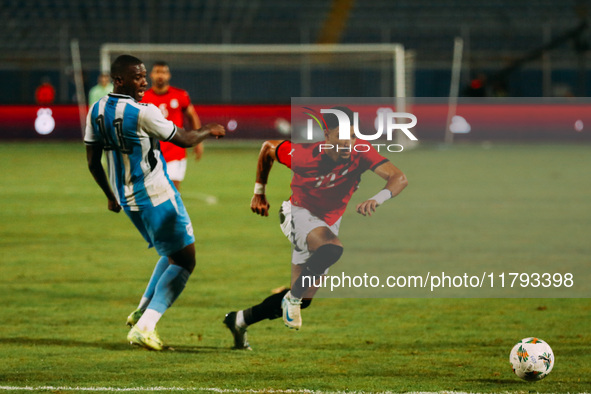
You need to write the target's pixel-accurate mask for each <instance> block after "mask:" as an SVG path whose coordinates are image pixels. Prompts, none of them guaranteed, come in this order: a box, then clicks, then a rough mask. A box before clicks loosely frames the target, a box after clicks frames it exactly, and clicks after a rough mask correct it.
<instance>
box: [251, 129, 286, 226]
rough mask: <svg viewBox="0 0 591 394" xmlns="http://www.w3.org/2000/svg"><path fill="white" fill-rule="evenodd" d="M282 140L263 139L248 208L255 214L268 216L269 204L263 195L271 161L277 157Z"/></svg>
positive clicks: (271, 165) (271, 164)
mask: <svg viewBox="0 0 591 394" xmlns="http://www.w3.org/2000/svg"><path fill="white" fill-rule="evenodd" d="M282 142H283V141H282V140H270V141H265V142H263V146H262V147H261V151H260V152H259V158H258V161H257V175H256V183H255V185H254V195H253V196H252V200H251V201H250V209H251V211H253V212H254V213H256V214H257V215H261V216H269V207H270V205H269V202H268V201H267V197H266V196H265V187H266V185H267V180H268V179H269V173H270V172H271V167H273V163H274V162H275V160H276V159H277V147H278V146H279V145H280V144H281V143H282Z"/></svg>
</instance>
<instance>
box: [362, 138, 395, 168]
mask: <svg viewBox="0 0 591 394" xmlns="http://www.w3.org/2000/svg"><path fill="white" fill-rule="evenodd" d="M360 143H361V144H363V145H368V146H369V150H368V151H367V152H362V153H361V156H362V158H363V161H364V162H365V163H366V165H367V168H369V169H370V170H372V171H375V169H376V168H378V167H379V166H381V165H382V164H384V163H386V162H387V161H390V160H388V159H386V158H385V157H384V156H382V155H380V154H379V153H378V151H376V149H375V148H374V147H373V146H372V145H371V144H370V143H368V142H366V141H360V140H358V141H357V144H360ZM357 144H356V145H357Z"/></svg>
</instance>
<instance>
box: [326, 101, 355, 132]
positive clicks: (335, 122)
mask: <svg viewBox="0 0 591 394" xmlns="http://www.w3.org/2000/svg"><path fill="white" fill-rule="evenodd" d="M331 109H338V110H339V111H341V112H344V113H345V114H347V116H348V117H349V122H351V124H353V120H354V115H353V111H351V109H350V108H348V107H332V108H331ZM322 116H323V117H324V121H325V122H326V127H327V128H328V129H329V130H332V129H336V128H337V127H339V118H337V116H336V115H334V114H323V115H322Z"/></svg>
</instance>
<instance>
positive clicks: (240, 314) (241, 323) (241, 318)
mask: <svg viewBox="0 0 591 394" xmlns="http://www.w3.org/2000/svg"><path fill="white" fill-rule="evenodd" d="M236 325H237V326H238V327H240V328H246V327H248V324H246V322H245V321H244V311H238V312H236Z"/></svg>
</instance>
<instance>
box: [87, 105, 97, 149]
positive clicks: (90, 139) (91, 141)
mask: <svg viewBox="0 0 591 394" xmlns="http://www.w3.org/2000/svg"><path fill="white" fill-rule="evenodd" d="M93 109H94V106H92V107H90V111H88V115H86V128H85V129H84V143H85V144H86V145H96V144H99V143H101V140H100V139H99V138H97V136H96V135H95V133H94V127H92V111H93Z"/></svg>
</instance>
